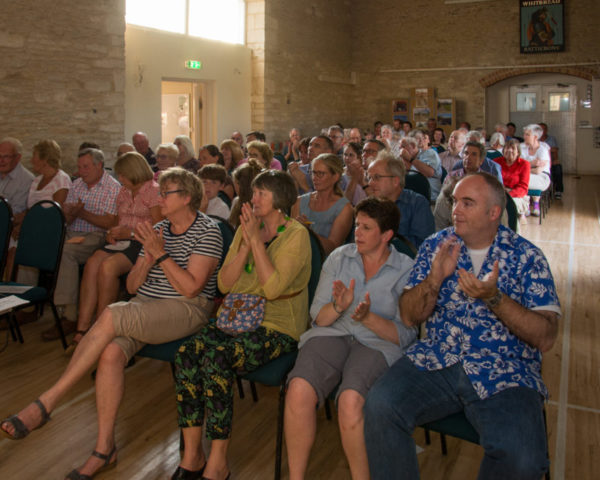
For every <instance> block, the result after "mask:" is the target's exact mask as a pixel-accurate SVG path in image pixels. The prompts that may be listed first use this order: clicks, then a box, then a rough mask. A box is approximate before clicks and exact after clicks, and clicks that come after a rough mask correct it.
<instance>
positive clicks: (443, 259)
mask: <svg viewBox="0 0 600 480" xmlns="http://www.w3.org/2000/svg"><path fill="white" fill-rule="evenodd" d="M453 199H454V206H453V210H452V215H453V220H454V227H450V228H447V229H445V230H442V231H441V232H439V233H438V234H436V235H435V236H433V237H430V238H428V239H427V240H426V241H425V242H423V244H422V245H421V248H420V249H419V254H418V256H417V259H416V262H415V266H414V268H413V270H412V272H411V276H410V278H409V281H408V284H407V287H406V291H405V292H404V294H403V295H402V297H401V299H400V311H401V316H402V320H403V321H404V323H405V324H406V325H409V326H415V325H419V324H420V323H422V322H427V323H426V327H427V335H426V337H425V338H424V339H423V340H421V341H419V342H417V343H415V344H413V346H412V347H411V348H409V350H408V351H407V353H406V356H405V357H403V358H402V359H400V360H399V361H398V362H396V363H395V364H394V365H392V367H391V368H390V369H389V370H388V372H387V373H386V374H385V375H383V376H382V377H381V378H380V380H379V381H378V382H377V383H376V384H375V386H374V387H373V388H372V389H371V391H370V393H369V396H368V398H367V403H366V406H365V412H366V415H365V439H366V442H367V452H368V455H369V466H370V470H371V476H372V477H373V478H374V479H383V478H385V479H388V478H418V476H419V470H418V463H417V457H416V452H415V445H414V441H413V439H412V437H411V435H412V432H413V430H414V428H415V426H417V425H421V424H423V423H425V422H430V421H433V420H437V419H440V418H443V417H446V416H448V415H451V414H453V413H456V412H460V411H463V412H464V413H465V415H466V417H467V419H468V420H469V421H470V422H471V424H472V425H473V427H474V428H475V430H476V431H477V432H478V433H479V437H480V444H481V445H482V446H483V448H484V449H485V455H484V459H483V461H482V463H481V467H480V472H479V477H478V478H480V479H483V478H485V479H490V478H498V479H500V478H510V479H525V478H527V479H529V478H531V479H534V478H535V479H539V478H541V477H542V476H543V474H544V472H545V471H546V470H547V468H548V460H547V457H546V435H545V427H544V420H543V414H542V402H543V397H544V396H547V390H546V387H545V386H544V383H543V381H542V377H541V372H540V368H541V352H545V351H548V350H549V349H550V348H551V347H552V345H553V344H554V341H555V339H556V335H557V331H558V317H559V315H560V306H559V301H558V297H557V295H556V289H555V286H554V280H553V278H552V274H551V272H550V268H549V266H548V263H547V261H546V258H545V257H544V255H543V253H542V252H541V250H539V249H538V248H537V247H536V246H535V245H533V244H531V243H530V242H528V241H527V240H525V239H524V238H522V237H520V236H519V235H517V234H516V233H514V232H512V231H511V230H509V229H507V228H505V227H503V226H502V225H500V217H501V213H502V211H503V210H504V207H505V194H504V190H503V188H502V185H501V184H500V182H498V180H497V179H495V178H494V177H492V176H491V175H489V174H486V173H475V174H472V175H468V176H466V177H465V178H464V179H462V180H461V181H460V182H459V183H458V184H457V185H456V187H455V189H454V193H453Z"/></svg>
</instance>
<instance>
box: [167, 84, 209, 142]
mask: <svg viewBox="0 0 600 480" xmlns="http://www.w3.org/2000/svg"><path fill="white" fill-rule="evenodd" d="M209 95H210V88H209V87H207V85H206V84H205V83H203V82H183V81H176V80H163V81H162V82H161V131H162V135H161V137H162V142H163V143H170V142H173V140H174V139H175V137H176V136H177V135H187V136H188V137H190V139H191V140H192V144H193V145H194V151H195V152H198V149H199V148H200V146H201V145H204V144H205V143H208V141H209V140H208V139H209V137H210V130H211V116H210V115H208V109H207V108H206V107H207V105H208V106H210V102H209V101H208V99H207V97H208V96H209Z"/></svg>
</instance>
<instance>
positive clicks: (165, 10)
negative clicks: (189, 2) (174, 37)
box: [125, 0, 186, 33]
mask: <svg viewBox="0 0 600 480" xmlns="http://www.w3.org/2000/svg"><path fill="white" fill-rule="evenodd" d="M185 3H186V1H185V0H169V1H168V2H166V1H164V0H127V2H126V5H127V6H126V9H127V12H126V14H125V21H126V22H127V23H132V24H134V25H141V26H143V27H151V28H157V29H159V30H166V31H167V32H175V33H185V8H186V6H185Z"/></svg>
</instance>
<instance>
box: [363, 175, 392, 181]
mask: <svg viewBox="0 0 600 480" xmlns="http://www.w3.org/2000/svg"><path fill="white" fill-rule="evenodd" d="M395 176H396V175H378V174H375V175H373V176H372V177H367V182H378V181H379V180H381V179H382V178H394V177H395Z"/></svg>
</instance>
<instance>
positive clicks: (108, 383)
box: [77, 343, 127, 475]
mask: <svg viewBox="0 0 600 480" xmlns="http://www.w3.org/2000/svg"><path fill="white" fill-rule="evenodd" d="M125 365H127V357H126V356H125V354H124V353H123V350H121V348H120V347H119V346H118V345H117V344H116V343H110V344H109V345H108V346H107V347H106V348H105V349H104V351H103V352H102V355H101V356H100V361H99V362H98V370H97V373H96V408H97V409H98V438H97V440H96V447H95V450H96V451H97V452H100V453H103V454H105V455H106V454H108V453H109V452H111V451H112V449H113V447H114V446H115V422H116V419H117V411H118V409H119V405H120V403H121V399H122V398H123V392H124V386H125V374H124V371H125ZM116 457H117V455H116V453H115V454H114V456H113V458H111V459H110V460H111V462H114V461H116ZM103 464H104V462H103V461H102V460H101V459H99V458H98V457H95V456H90V457H89V458H88V459H87V461H86V462H85V464H83V466H82V467H80V468H78V469H77V470H78V471H79V473H81V474H84V475H93V474H94V473H95V472H96V471H97V470H98V469H99V468H100V467H102V466H103Z"/></svg>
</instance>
